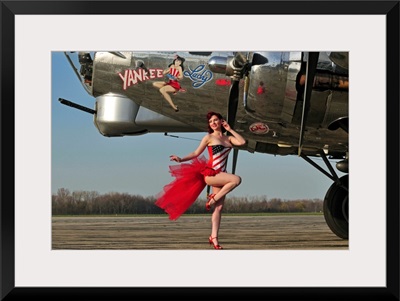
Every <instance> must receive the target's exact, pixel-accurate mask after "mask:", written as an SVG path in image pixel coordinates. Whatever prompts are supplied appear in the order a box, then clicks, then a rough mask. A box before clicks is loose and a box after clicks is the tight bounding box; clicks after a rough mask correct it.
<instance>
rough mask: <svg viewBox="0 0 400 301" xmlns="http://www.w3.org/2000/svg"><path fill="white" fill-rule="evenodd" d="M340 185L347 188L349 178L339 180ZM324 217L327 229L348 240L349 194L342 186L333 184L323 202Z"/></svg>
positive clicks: (346, 176)
mask: <svg viewBox="0 0 400 301" xmlns="http://www.w3.org/2000/svg"><path fill="white" fill-rule="evenodd" d="M340 181H341V183H342V184H343V185H344V186H345V187H346V188H348V187H349V176H348V175H345V176H343V177H341V178H340ZM324 217H325V221H326V223H327V225H328V227H329V228H330V229H331V230H332V232H333V233H335V234H336V235H337V236H338V237H340V238H342V239H348V238H349V192H348V190H346V189H344V188H343V187H342V186H340V185H338V184H336V183H333V184H332V185H331V186H330V187H329V189H328V191H327V193H326V195H325V200H324Z"/></svg>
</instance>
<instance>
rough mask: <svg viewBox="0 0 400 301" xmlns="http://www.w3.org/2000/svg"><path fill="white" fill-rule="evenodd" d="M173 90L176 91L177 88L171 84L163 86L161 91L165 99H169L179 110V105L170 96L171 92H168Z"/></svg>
mask: <svg viewBox="0 0 400 301" xmlns="http://www.w3.org/2000/svg"><path fill="white" fill-rule="evenodd" d="M172 92H175V89H174V88H173V87H171V86H169V85H165V86H164V87H162V88H161V89H160V93H161V94H162V96H164V98H165V100H166V101H168V103H169V104H170V106H171V107H172V108H173V109H174V110H177V109H178V107H177V106H176V105H175V104H174V102H173V101H172V98H171V96H169V94H168V93H172Z"/></svg>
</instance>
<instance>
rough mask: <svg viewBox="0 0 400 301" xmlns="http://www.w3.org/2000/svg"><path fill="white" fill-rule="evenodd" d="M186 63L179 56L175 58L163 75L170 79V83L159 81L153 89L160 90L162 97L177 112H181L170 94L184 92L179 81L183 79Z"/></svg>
mask: <svg viewBox="0 0 400 301" xmlns="http://www.w3.org/2000/svg"><path fill="white" fill-rule="evenodd" d="M184 61H185V59H184V58H183V57H180V56H179V55H177V56H175V59H174V60H173V61H172V63H171V64H170V65H169V66H168V68H167V69H165V70H164V72H163V74H164V75H166V76H167V77H168V81H166V82H164V81H162V82H161V81H159V82H154V83H153V87H155V88H158V89H159V91H160V93H161V95H162V96H163V97H164V98H165V100H166V101H168V103H169V104H170V105H171V107H172V108H173V109H174V110H175V112H179V108H178V106H176V105H175V104H174V102H173V101H172V98H171V96H170V95H169V93H173V94H175V93H176V92H178V91H184V89H182V87H181V85H180V83H179V81H180V80H181V79H182V78H183V70H184V66H183V62H184Z"/></svg>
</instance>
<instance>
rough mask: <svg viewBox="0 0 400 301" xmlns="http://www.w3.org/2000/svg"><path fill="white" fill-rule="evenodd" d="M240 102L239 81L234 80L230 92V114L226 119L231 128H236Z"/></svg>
mask: <svg viewBox="0 0 400 301" xmlns="http://www.w3.org/2000/svg"><path fill="white" fill-rule="evenodd" d="M238 101H239V81H238V80H233V81H232V84H231V88H230V91H229V99H228V114H227V119H226V121H227V122H228V124H229V125H230V126H231V128H234V127H235V119H236V112H237V108H238Z"/></svg>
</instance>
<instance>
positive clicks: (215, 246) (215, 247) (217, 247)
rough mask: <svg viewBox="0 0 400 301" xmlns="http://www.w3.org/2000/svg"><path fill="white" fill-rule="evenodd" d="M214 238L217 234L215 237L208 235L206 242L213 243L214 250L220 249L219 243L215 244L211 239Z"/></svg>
mask: <svg viewBox="0 0 400 301" xmlns="http://www.w3.org/2000/svg"><path fill="white" fill-rule="evenodd" d="M215 238H218V236H215V237H211V236H210V237H209V238H208V242H209V243H210V245H213V247H214V249H215V250H222V249H223V248H222V247H221V246H220V245H216V244H215V243H214V242H213V239H215Z"/></svg>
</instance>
